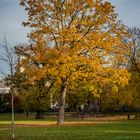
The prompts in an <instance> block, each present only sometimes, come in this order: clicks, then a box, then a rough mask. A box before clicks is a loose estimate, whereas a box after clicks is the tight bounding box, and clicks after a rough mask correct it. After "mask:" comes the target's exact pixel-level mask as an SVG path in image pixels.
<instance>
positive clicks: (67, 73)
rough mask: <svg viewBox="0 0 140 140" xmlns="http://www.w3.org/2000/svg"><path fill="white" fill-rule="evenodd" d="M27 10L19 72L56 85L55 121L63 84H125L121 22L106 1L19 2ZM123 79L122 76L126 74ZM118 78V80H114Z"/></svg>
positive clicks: (61, 113) (61, 104) (124, 34)
mask: <svg viewBox="0 0 140 140" xmlns="http://www.w3.org/2000/svg"><path fill="white" fill-rule="evenodd" d="M20 4H21V5H22V6H24V7H25V10H27V12H28V20H27V22H24V23H23V24H24V26H28V27H30V28H31V29H32V30H31V32H30V34H29V35H28V36H29V38H30V45H29V46H27V47H24V48H20V51H19V52H20V54H21V55H25V56H26V57H25V59H23V60H22V61H21V64H20V65H21V66H22V67H24V73H26V75H27V77H29V79H30V81H31V82H32V83H33V82H34V81H36V80H40V79H41V78H45V79H46V81H49V82H50V83H51V81H53V84H54V86H56V87H57V88H58V89H59V101H58V102H59V115H58V124H59V125H60V124H63V122H64V108H65V96H66V93H67V88H68V86H69V83H70V82H71V83H72V82H73V83H74V81H75V80H76V79H79V80H83V81H85V82H86V84H87V85H88V86H89V89H91V90H94V89H96V88H94V87H93V86H96V83H104V82H110V79H113V78H114V79H115V80H114V81H118V82H121V81H123V82H124V83H127V80H123V79H125V78H124V77H125V76H124V75H125V74H123V72H124V71H125V73H127V72H126V70H125V68H124V67H120V65H119V64H124V63H125V61H124V60H125V59H124V58H125V56H126V55H127V53H129V52H128V49H127V46H128V44H125V41H124V40H125V39H126V38H127V37H128V33H127V32H126V30H125V26H124V25H122V24H121V23H120V22H118V21H117V19H116V18H117V14H116V13H115V11H114V7H113V6H112V5H111V3H110V2H104V1H102V0H100V1H98V0H96V1H93V0H47V1H46V0H20ZM126 77H128V75H127V76H126ZM120 79H121V81H119V80H120Z"/></svg>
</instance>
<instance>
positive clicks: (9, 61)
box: [0, 37, 17, 140]
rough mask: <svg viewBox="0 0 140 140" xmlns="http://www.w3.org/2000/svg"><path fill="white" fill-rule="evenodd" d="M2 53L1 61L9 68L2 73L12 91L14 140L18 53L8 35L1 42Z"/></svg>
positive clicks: (0, 55)
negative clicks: (11, 44) (11, 45)
mask: <svg viewBox="0 0 140 140" xmlns="http://www.w3.org/2000/svg"><path fill="white" fill-rule="evenodd" d="M0 48H1V54H0V61H3V63H5V64H6V65H7V67H8V68H9V69H8V70H9V73H8V74H6V73H2V74H4V76H5V79H6V81H7V84H8V86H10V92H11V105H12V140H14V137H15V136H14V92H15V85H14V78H13V76H14V72H15V64H16V62H17V60H16V55H15V52H14V48H11V47H9V45H8V42H7V40H6V37H5V39H4V45H2V44H0Z"/></svg>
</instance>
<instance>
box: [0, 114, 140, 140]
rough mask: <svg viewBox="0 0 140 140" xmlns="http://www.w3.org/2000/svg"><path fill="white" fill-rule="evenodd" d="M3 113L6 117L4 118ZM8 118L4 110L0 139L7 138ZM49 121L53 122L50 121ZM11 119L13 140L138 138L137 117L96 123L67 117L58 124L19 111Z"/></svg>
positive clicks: (121, 139) (139, 125) (139, 127)
mask: <svg viewBox="0 0 140 140" xmlns="http://www.w3.org/2000/svg"><path fill="white" fill-rule="evenodd" d="M5 116H7V118H4V117H5ZM6 119H7V120H6ZM9 119H10V117H9V115H8V114H7V115H1V117H0V140H10V139H11V125H10V123H11V122H10V120H9ZM77 120H78V119H77ZM66 121H67V120H66ZM7 122H8V123H7ZM50 122H51V123H52V124H53V125H50ZM71 122H72V123H71ZM79 122H80V123H81V124H80V123H79ZM82 122H85V123H86V122H87V124H83V123H82ZM106 122H107V123H106ZM15 123H16V127H15V138H16V139H15V140H140V121H138V120H130V121H127V120H120V121H119V120H118V121H98V123H96V121H95V120H94V121H93V122H92V120H91V121H86V120H80V119H79V120H78V121H76V120H75V119H71V120H68V121H67V123H66V124H65V125H64V126H61V127H59V126H56V125H55V123H56V122H55V121H53V120H52V119H50V121H49V118H46V119H45V120H44V121H37V120H34V118H33V117H30V118H29V119H27V118H25V117H23V116H22V115H21V118H20V115H18V120H17V121H16V122H15Z"/></svg>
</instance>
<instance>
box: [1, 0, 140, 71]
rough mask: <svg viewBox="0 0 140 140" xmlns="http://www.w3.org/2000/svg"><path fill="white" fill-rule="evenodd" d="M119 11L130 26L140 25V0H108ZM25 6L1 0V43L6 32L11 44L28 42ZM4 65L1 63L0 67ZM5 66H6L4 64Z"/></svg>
mask: <svg viewBox="0 0 140 140" xmlns="http://www.w3.org/2000/svg"><path fill="white" fill-rule="evenodd" d="M108 1H110V2H111V3H112V4H113V5H114V6H115V10H116V12H117V13H118V15H119V17H118V19H119V20H122V21H123V23H124V24H125V25H127V26H129V27H140V18H139V16H140V0H108ZM26 18H27V17H26V12H25V11H24V8H23V7H21V6H19V0H0V44H3V40H4V36H5V34H6V37H7V40H8V44H9V46H15V45H18V44H19V43H26V42H28V39H27V37H26V36H27V32H29V29H27V28H25V27H23V26H22V24H21V23H22V22H23V21H25V20H26ZM1 65H3V64H2V63H1V64H0V68H1V67H2V66H1ZM4 67H5V66H4Z"/></svg>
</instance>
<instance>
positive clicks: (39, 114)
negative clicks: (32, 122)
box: [35, 110, 44, 119]
mask: <svg viewBox="0 0 140 140" xmlns="http://www.w3.org/2000/svg"><path fill="white" fill-rule="evenodd" d="M35 119H44V113H43V111H42V110H37V111H36V117H35Z"/></svg>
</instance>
